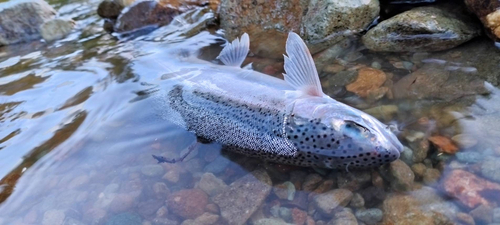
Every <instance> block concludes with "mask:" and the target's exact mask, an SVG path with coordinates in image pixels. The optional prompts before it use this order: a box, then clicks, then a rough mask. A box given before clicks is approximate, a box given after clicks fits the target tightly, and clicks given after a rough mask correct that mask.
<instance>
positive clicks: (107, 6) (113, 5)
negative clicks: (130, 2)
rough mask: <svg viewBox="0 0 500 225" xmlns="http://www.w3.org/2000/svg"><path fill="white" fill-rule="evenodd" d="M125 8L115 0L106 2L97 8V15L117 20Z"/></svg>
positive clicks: (106, 0)
mask: <svg viewBox="0 0 500 225" xmlns="http://www.w3.org/2000/svg"><path fill="white" fill-rule="evenodd" d="M122 9H123V6H122V5H120V4H119V3H117V2H116V1H113V0H104V1H102V2H101V3H100V4H99V6H98V7H97V15H99V16H100V17H102V18H107V19H113V20H116V19H117V18H118V16H119V15H120V13H121V12H122Z"/></svg>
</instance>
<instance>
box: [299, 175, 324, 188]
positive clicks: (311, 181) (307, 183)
mask: <svg viewBox="0 0 500 225" xmlns="http://www.w3.org/2000/svg"><path fill="white" fill-rule="evenodd" d="M321 181H323V178H322V177H321V176H320V175H319V174H317V173H312V174H309V175H307V176H306V178H305V180H304V183H302V190H303V191H313V190H314V189H316V187H318V186H319V184H320V182H321Z"/></svg>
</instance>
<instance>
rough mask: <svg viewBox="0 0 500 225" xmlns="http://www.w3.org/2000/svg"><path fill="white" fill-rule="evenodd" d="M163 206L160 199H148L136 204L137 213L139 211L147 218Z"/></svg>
mask: <svg viewBox="0 0 500 225" xmlns="http://www.w3.org/2000/svg"><path fill="white" fill-rule="evenodd" d="M162 206H163V201H161V200H148V201H145V202H141V203H139V205H138V206H137V213H139V214H140V215H141V216H142V217H144V218H149V217H151V216H153V215H155V213H156V212H157V211H158V210H159V209H160V208H161V207H162Z"/></svg>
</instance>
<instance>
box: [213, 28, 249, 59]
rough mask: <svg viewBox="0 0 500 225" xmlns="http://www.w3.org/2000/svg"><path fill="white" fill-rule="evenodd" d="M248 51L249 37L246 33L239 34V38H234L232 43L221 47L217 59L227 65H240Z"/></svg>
mask: <svg viewBox="0 0 500 225" xmlns="http://www.w3.org/2000/svg"><path fill="white" fill-rule="evenodd" d="M249 51H250V38H249V37H248V34H247V33H244V34H243V35H241V39H238V38H236V39H234V40H233V42H232V43H227V45H226V46H225V47H224V48H223V49H222V51H221V52H220V54H219V56H217V59H220V61H222V62H223V63H224V65H227V66H237V67H239V66H241V64H242V63H243V61H244V60H245V58H246V57H247V55H248V52H249Z"/></svg>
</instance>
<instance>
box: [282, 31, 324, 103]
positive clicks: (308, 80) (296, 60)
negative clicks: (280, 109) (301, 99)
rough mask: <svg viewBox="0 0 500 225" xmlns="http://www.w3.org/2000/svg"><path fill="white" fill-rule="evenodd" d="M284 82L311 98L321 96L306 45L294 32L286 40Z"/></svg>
mask: <svg viewBox="0 0 500 225" xmlns="http://www.w3.org/2000/svg"><path fill="white" fill-rule="evenodd" d="M286 54H287V55H288V56H286V55H283V56H284V57H285V66H284V67H285V73H286V74H283V76H285V81H286V82H287V83H288V84H290V85H291V86H292V87H294V88H296V89H297V90H301V91H304V93H305V94H308V95H313V96H323V90H322V89H321V83H320V81H319V76H318V71H316V66H315V65H314V60H313V58H312V56H311V53H310V52H309V49H308V48H307V46H306V44H305V43H304V41H303V40H302V38H300V36H299V35H297V34H296V33H294V32H290V33H289V34H288V39H287V40H286Z"/></svg>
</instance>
